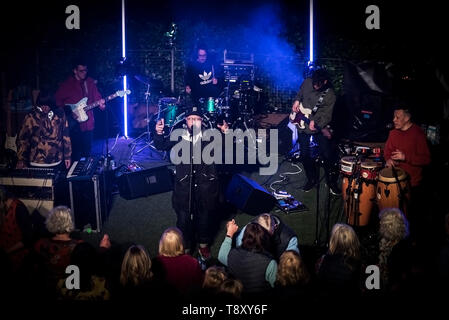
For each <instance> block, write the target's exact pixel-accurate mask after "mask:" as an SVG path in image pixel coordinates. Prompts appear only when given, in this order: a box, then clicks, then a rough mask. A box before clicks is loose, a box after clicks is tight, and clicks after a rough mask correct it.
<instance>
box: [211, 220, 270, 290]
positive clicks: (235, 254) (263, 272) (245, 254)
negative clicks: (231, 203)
mask: <svg viewBox="0 0 449 320" xmlns="http://www.w3.org/2000/svg"><path fill="white" fill-rule="evenodd" d="M237 230H238V225H237V224H236V223H235V220H234V219H233V220H231V221H228V223H227V225H226V238H225V239H224V241H223V243H222V244H221V247H220V251H219V253H218V260H219V261H220V262H221V263H222V264H224V265H225V266H227V267H228V271H229V273H230V274H231V275H232V276H234V277H235V278H237V279H239V280H240V281H242V283H243V291H244V293H245V294H247V295H251V296H255V295H260V294H264V293H268V292H269V291H270V289H271V288H273V287H274V283H275V281H276V274H277V262H276V260H274V259H273V257H272V256H271V255H270V254H269V253H268V252H267V247H268V244H269V238H270V236H269V233H268V232H267V231H266V230H265V229H264V228H263V227H261V226H260V225H259V224H257V223H250V224H248V225H247V226H246V230H245V232H244V234H243V239H242V246H241V247H237V248H232V237H233V236H234V234H235V233H236V232H237Z"/></svg>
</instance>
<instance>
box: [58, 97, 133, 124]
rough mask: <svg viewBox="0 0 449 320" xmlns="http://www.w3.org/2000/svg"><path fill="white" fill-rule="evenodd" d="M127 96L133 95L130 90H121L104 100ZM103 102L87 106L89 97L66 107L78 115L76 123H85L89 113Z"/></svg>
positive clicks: (98, 101)
mask: <svg viewBox="0 0 449 320" xmlns="http://www.w3.org/2000/svg"><path fill="white" fill-rule="evenodd" d="M125 94H131V91H130V90H120V91H117V92H115V93H113V94H111V95H110V96H107V97H106V98H104V101H105V102H107V101H110V100H112V99H115V98H117V97H123V96H124V95H125ZM100 101H101V100H97V101H95V102H93V103H91V104H87V97H84V98H82V99H81V100H80V101H78V102H77V103H75V104H66V106H69V107H70V109H71V111H72V112H73V113H74V114H75V115H76V121H78V122H80V123H81V122H85V121H87V120H88V119H89V116H88V115H87V111H89V110H92V109H94V108H96V107H98V106H99V105H100Z"/></svg>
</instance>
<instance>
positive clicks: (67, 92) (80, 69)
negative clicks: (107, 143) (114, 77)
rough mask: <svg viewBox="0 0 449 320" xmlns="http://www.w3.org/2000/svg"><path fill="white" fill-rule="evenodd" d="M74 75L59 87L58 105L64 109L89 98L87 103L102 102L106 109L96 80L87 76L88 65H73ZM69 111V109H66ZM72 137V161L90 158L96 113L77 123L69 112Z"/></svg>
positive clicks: (102, 107) (57, 92) (102, 108)
mask: <svg viewBox="0 0 449 320" xmlns="http://www.w3.org/2000/svg"><path fill="white" fill-rule="evenodd" d="M72 72H73V74H72V75H71V76H70V77H68V78H67V79H66V80H65V81H64V82H62V83H61V84H60V85H59V88H58V90H57V91H56V94H55V100H56V105H57V106H58V107H61V108H64V107H65V106H66V105H67V104H75V103H77V102H78V101H80V100H81V99H82V98H84V97H87V98H88V100H87V103H88V104H89V103H92V102H95V101H98V100H101V102H100V106H99V108H100V109H101V110H104V109H105V107H106V106H105V101H104V99H102V97H101V94H100V92H99V91H98V88H97V85H96V80H94V79H92V78H90V77H88V76H87V65H86V63H85V62H83V61H81V60H77V61H75V62H74V63H73V69H72ZM66 111H67V109H66ZM69 113H70V116H69V117H68V119H69V121H70V120H71V119H72V121H70V137H71V139H72V146H73V154H72V159H73V160H74V161H75V160H79V159H80V158H81V157H88V156H90V152H91V148H92V138H93V130H94V128H95V119H94V113H93V111H92V110H89V111H88V112H87V115H88V117H89V118H88V120H87V121H84V122H81V123H79V122H77V121H76V118H77V117H76V115H75V114H74V113H72V112H71V111H70V112H69Z"/></svg>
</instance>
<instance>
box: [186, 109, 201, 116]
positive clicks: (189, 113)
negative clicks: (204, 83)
mask: <svg viewBox="0 0 449 320" xmlns="http://www.w3.org/2000/svg"><path fill="white" fill-rule="evenodd" d="M188 116H198V117H201V118H203V114H202V112H201V110H200V108H198V107H191V108H189V109H188V110H187V113H186V118H187V117H188Z"/></svg>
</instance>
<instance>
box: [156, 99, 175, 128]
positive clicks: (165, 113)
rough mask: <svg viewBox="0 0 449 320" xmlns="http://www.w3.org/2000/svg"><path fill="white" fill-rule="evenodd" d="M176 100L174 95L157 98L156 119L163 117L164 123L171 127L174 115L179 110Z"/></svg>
mask: <svg viewBox="0 0 449 320" xmlns="http://www.w3.org/2000/svg"><path fill="white" fill-rule="evenodd" d="M177 102H178V100H177V99H176V98H174V97H165V98H161V99H159V103H158V106H159V112H158V119H161V118H164V123H165V125H166V126H168V127H171V126H172V125H173V124H174V123H175V121H176V117H177V116H178V113H179V111H180V110H179V108H178V104H177Z"/></svg>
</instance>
